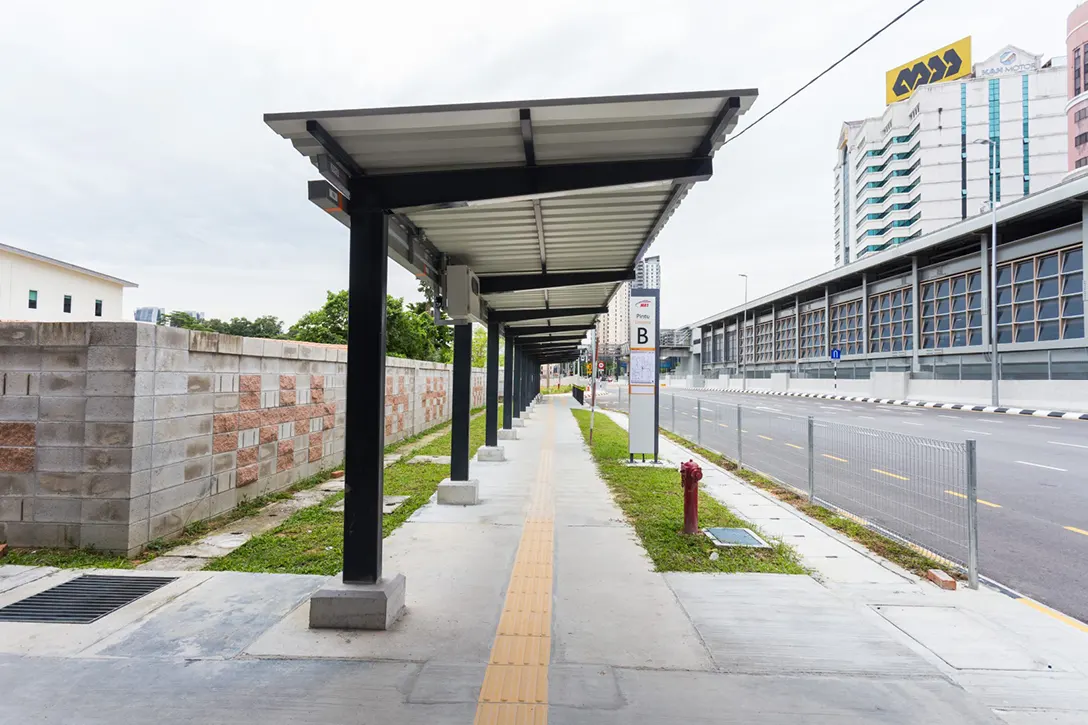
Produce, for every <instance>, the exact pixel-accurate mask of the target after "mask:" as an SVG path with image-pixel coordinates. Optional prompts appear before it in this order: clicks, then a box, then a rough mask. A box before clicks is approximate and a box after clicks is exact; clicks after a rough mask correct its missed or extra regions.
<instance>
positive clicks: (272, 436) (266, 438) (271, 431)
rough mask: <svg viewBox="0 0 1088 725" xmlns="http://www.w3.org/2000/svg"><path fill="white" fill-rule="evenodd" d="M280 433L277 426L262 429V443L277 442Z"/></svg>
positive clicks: (267, 426)
mask: <svg viewBox="0 0 1088 725" xmlns="http://www.w3.org/2000/svg"><path fill="white" fill-rule="evenodd" d="M277 437H278V433H277V432H276V426H274V425H266V426H265V427H263V428H261V443H271V442H272V441H274V440H276V438H277Z"/></svg>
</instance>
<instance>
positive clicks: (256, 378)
mask: <svg viewBox="0 0 1088 725" xmlns="http://www.w3.org/2000/svg"><path fill="white" fill-rule="evenodd" d="M238 390H240V391H242V392H243V393H259V392H261V376H260V375H239V376H238Z"/></svg>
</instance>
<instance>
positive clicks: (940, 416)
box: [937, 415, 960, 420]
mask: <svg viewBox="0 0 1088 725" xmlns="http://www.w3.org/2000/svg"><path fill="white" fill-rule="evenodd" d="M937 417H938V418H951V419H952V420H959V419H960V417H959V416H958V415H938V416H937Z"/></svg>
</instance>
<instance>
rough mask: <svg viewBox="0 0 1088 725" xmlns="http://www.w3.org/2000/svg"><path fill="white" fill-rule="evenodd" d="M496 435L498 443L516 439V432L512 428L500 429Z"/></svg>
mask: <svg viewBox="0 0 1088 725" xmlns="http://www.w3.org/2000/svg"><path fill="white" fill-rule="evenodd" d="M498 433H499V440H500V441H516V440H517V439H518V432H517V431H516V430H514V429H513V428H501V429H499V431H498Z"/></svg>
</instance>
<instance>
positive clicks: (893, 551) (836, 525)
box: [661, 430, 963, 579]
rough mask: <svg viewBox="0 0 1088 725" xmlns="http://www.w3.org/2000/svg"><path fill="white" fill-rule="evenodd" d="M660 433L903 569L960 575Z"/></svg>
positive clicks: (762, 478) (711, 453) (775, 484)
mask: <svg viewBox="0 0 1088 725" xmlns="http://www.w3.org/2000/svg"><path fill="white" fill-rule="evenodd" d="M661 433H662V435H664V436H666V437H667V438H668V439H669V440H671V441H673V442H674V443H678V444H679V445H681V446H683V447H684V448H687V449H688V450H690V451H693V452H694V453H698V454H699V455H700V456H702V457H703V458H705V459H706V460H708V461H710V462H711V463H713V464H715V465H716V466H720V467H721V468H724V469H726V470H727V471H730V472H732V473H733V475H735V476H737V477H738V478H742V479H744V480H745V481H747V482H748V483H750V484H752V485H753V486H756V487H758V488H762V489H763V490H765V491H767V492H769V493H770V494H771V495H773V496H774V497H775V498H777V499H779V500H780V501H785V502H786V503H788V504H790V505H791V506H793V507H794V508H796V509H798V510H799V511H801V512H802V513H804V514H805V515H806V516H811V517H812V518H814V519H816V520H817V521H819V522H821V523H822V524H824V525H825V526H828V527H830V528H832V529H835V530H836V531H838V532H840V533H842V534H845V535H846V536H849V537H850V538H851V539H853V540H854V541H856V542H858V543H859V544H861V545H862V546H864V547H865V548H867V549H869V550H870V551H872V552H873V553H875V554H877V555H879V556H882V557H884V558H885V559H887V560H888V561H891V562H894V563H896V564H898V565H899V566H901V567H903V568H904V569H906V570H907V571H910V572H913V573H915V574H917V575H918V576H925V573H926V572H927V571H928V570H930V569H940V570H942V571H945V572H947V573H948V574H949V575H950V576H953V577H956V578H957V579H962V578H963V572H961V571H960V570H959V569H957V568H956V567H952V566H948V565H947V564H942V563H940V562H938V561H936V560H935V559H933V558H931V557H929V556H927V555H925V554H924V553H922V552H920V551H918V550H916V549H913V548H911V547H910V546H907V545H906V544H903V543H900V542H898V541H895V540H894V539H889V538H888V537H887V536H883V535H881V534H879V533H877V532H876V531H873V530H872V529H870V528H869V527H867V526H865V525H864V524H862V523H860V522H858V521H855V520H854V519H851V518H848V517H846V516H842V515H840V514H839V513H837V512H835V511H832V510H831V509H829V508H826V507H824V506H820V505H819V504H814V503H809V501H808V498H807V497H805V496H803V495H801V494H799V493H798V492H797V491H795V490H794V489H792V488H789V487H787V486H783V485H782V484H780V483H778V482H776V481H773V480H771V479H769V478H767V477H766V476H763V475H761V474H759V473H756V472H754V471H749V470H748V469H746V468H740V467H738V466H737V464H736V461H733V460H732V459H729V458H726V457H725V456H723V455H721V454H720V453H717V452H715V451H711V450H709V449H707V448H703V447H702V446H698V445H696V444H694V443H692V442H691V441H689V440H688V439H686V438H683V437H681V436H678V435H676V434H675V433H672V432H670V431H666V430H662V431H661Z"/></svg>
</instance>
